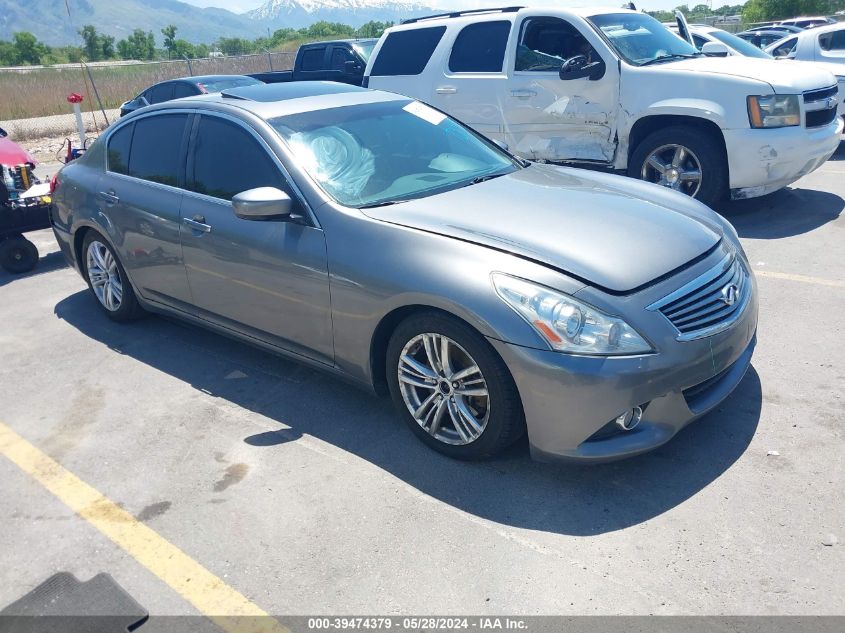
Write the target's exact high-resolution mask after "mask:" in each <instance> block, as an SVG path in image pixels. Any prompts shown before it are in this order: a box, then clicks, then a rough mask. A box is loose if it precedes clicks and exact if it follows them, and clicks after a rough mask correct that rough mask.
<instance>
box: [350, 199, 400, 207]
mask: <svg viewBox="0 0 845 633" xmlns="http://www.w3.org/2000/svg"><path fill="white" fill-rule="evenodd" d="M403 202H408V201H407V200H382V201H381V202H374V203H373V204H365V205H364V206H363V207H358V208H359V209H376V208H378V207H389V206H390V205H392V204H402V203H403Z"/></svg>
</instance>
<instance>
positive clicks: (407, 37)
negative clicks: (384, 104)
mask: <svg viewBox="0 0 845 633" xmlns="http://www.w3.org/2000/svg"><path fill="white" fill-rule="evenodd" d="M445 32H446V27H445V26H433V27H430V28H425V29H413V30H410V31H396V32H394V33H391V34H390V35H388V36H387V39H386V40H385V41H384V44H382V46H381V48H380V49H379V53H378V55H377V56H376V61H375V62H374V63H373V70H372V72H371V73H370V74H371V75H372V76H373V77H389V76H391V75H419V74H420V73H421V72H422V71H423V70H424V69H425V66H426V64H428V60H429V59H430V58H431V54H432V53H433V52H434V49H435V48H437V45H438V44H439V43H440V40H441V39H442V38H443V34H444V33H445Z"/></svg>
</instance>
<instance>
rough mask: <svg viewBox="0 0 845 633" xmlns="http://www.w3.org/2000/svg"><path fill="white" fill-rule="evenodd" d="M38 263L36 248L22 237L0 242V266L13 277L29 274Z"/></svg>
mask: <svg viewBox="0 0 845 633" xmlns="http://www.w3.org/2000/svg"><path fill="white" fill-rule="evenodd" d="M37 263H38V248H36V246H35V244H33V243H32V242H30V241H29V240H28V239H26V238H25V237H24V236H23V235H16V236H15V237H10V238H8V239H5V240H3V241H2V242H0V266H2V267H3V268H4V269H5V270H7V271H8V272H10V273H12V274H13V275H19V274H21V273H25V272H29V271H30V270H32V269H33V268H35V265H36V264H37Z"/></svg>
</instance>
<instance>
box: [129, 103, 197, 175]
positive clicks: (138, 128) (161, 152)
mask: <svg viewBox="0 0 845 633" xmlns="http://www.w3.org/2000/svg"><path fill="white" fill-rule="evenodd" d="M187 120H188V115H186V114H160V115H157V116H151V117H146V118H144V119H140V120H139V121H136V122H135V133H134V134H133V136H132V150H131V152H130V154H129V175H130V176H134V177H135V178H142V179H144V180H149V181H151V182H159V183H161V184H164V185H170V186H171V187H176V186H178V184H179V160H180V158H181V155H180V150H181V148H182V137H183V136H184V132H185V123H186V122H187Z"/></svg>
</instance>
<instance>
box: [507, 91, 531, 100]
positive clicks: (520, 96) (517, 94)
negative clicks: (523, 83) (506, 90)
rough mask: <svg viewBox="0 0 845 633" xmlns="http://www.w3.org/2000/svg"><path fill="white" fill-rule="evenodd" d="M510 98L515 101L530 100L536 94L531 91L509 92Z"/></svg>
mask: <svg viewBox="0 0 845 633" xmlns="http://www.w3.org/2000/svg"><path fill="white" fill-rule="evenodd" d="M511 96H512V97H516V98H517V99H530V98H531V97H536V96H537V93H536V92H534V91H533V90H511Z"/></svg>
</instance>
